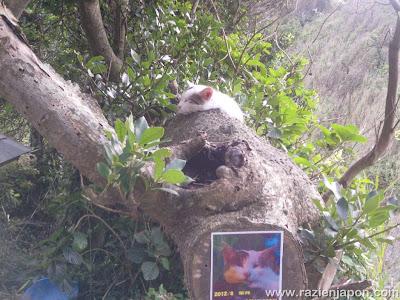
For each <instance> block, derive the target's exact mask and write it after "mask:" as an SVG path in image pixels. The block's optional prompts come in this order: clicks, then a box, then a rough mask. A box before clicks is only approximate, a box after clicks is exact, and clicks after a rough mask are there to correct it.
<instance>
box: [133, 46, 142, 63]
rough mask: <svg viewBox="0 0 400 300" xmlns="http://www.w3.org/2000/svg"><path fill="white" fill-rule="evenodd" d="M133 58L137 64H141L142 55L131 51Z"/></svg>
mask: <svg viewBox="0 0 400 300" xmlns="http://www.w3.org/2000/svg"><path fill="white" fill-rule="evenodd" d="M131 57H132V59H133V61H134V62H135V63H137V64H140V55H139V54H138V53H137V52H136V51H135V50H133V49H131Z"/></svg>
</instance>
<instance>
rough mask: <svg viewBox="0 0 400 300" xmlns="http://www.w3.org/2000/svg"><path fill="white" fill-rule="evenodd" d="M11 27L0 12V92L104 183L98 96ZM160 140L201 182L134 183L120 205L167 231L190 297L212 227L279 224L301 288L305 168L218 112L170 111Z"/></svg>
mask: <svg viewBox="0 0 400 300" xmlns="http://www.w3.org/2000/svg"><path fill="white" fill-rule="evenodd" d="M12 28H13V27H12V26H11V25H10V23H8V22H6V21H5V19H4V17H1V14H0V97H3V98H5V99H6V100H7V101H9V102H10V103H12V104H13V105H14V107H15V108H16V109H17V110H18V111H19V112H20V113H21V114H22V115H23V116H25V117H26V118H27V120H28V121H29V122H30V123H31V124H32V125H33V126H34V127H35V128H36V129H37V130H38V131H39V132H40V134H41V135H43V136H44V137H46V138H47V140H48V141H49V142H50V143H51V144H52V145H53V146H54V147H55V148H56V149H57V150H58V151H59V152H60V153H62V154H63V155H64V157H65V159H66V160H69V161H70V162H71V163H72V164H73V165H74V166H75V167H76V168H77V169H79V170H80V172H81V173H82V174H84V175H85V176H87V177H88V178H89V179H91V180H92V181H93V182H95V183H97V184H99V185H102V184H103V186H104V182H103V180H102V178H101V177H100V176H99V175H98V174H97V171H96V163H97V162H100V161H103V160H104V159H103V155H102V153H103V146H104V144H105V143H107V141H106V139H105V137H104V130H108V131H111V132H113V129H112V128H111V127H110V126H109V124H108V123H107V121H106V119H105V118H104V116H103V114H102V112H101V110H100V108H99V107H98V105H97V103H96V101H95V100H94V99H93V98H91V97H89V96H88V95H85V94H83V93H81V92H80V91H79V89H78V87H76V86H75V85H73V84H71V83H68V82H65V81H64V80H63V79H62V78H61V77H60V76H59V75H57V74H56V73H55V72H54V70H53V69H52V68H50V67H49V66H47V65H44V64H43V63H41V62H40V61H39V60H38V59H37V57H36V56H35V55H34V54H33V53H32V51H31V49H30V48H29V47H28V46H27V45H26V44H25V43H24V42H23V40H21V39H20V38H19V37H18V36H17V35H16V34H15V32H14V31H13V29H12ZM166 140H168V141H170V142H169V143H168V144H167V145H166V146H168V147H170V149H171V151H172V152H173V156H174V157H177V158H182V159H185V160H186V161H187V166H186V167H185V169H184V172H185V173H186V174H188V175H189V176H192V177H193V178H197V179H198V178H200V179H205V181H204V182H199V183H198V184H192V185H190V186H189V187H176V186H171V187H170V188H173V189H175V190H176V191H177V192H178V193H179V196H175V195H171V194H167V193H164V192H161V191H158V192H157V191H156V192H155V191H147V192H146V191H141V190H138V191H136V193H135V194H134V195H132V197H131V198H129V199H128V201H129V202H130V204H132V203H133V202H134V204H135V205H126V206H125V207H127V210H129V209H132V208H135V207H139V208H140V210H141V211H143V212H144V213H145V214H147V215H149V216H150V217H151V218H152V219H153V220H155V221H157V222H159V223H160V224H161V225H162V226H163V227H164V228H165V230H166V232H167V233H168V234H169V235H170V236H171V237H172V238H173V240H174V241H175V243H176V244H177V246H178V249H179V252H180V255H181V258H182V261H183V265H184V271H185V282H186V286H187V288H188V291H189V294H190V297H191V299H195V300H204V299H208V296H209V288H210V253H211V249H210V235H211V233H212V232H215V231H250V230H251V231H254V230H263V231H264V230H281V231H283V232H284V239H283V245H284V246H283V247H284V248H283V288H284V289H291V290H301V289H306V288H307V282H308V279H307V273H306V270H305V267H304V258H303V252H302V248H301V244H300V243H299V238H298V236H297V230H298V227H299V226H301V225H303V224H311V225H312V224H314V223H315V222H317V221H318V219H319V213H318V211H317V209H316V208H315V207H314V205H313V202H312V200H314V199H317V200H318V199H320V196H319V194H318V193H317V192H316V190H315V188H314V187H313V185H312V183H311V182H310V181H309V179H308V178H307V176H306V175H305V174H304V172H302V171H301V169H300V168H298V167H297V166H296V165H294V164H293V163H292V162H291V161H290V159H289V158H288V156H287V155H286V154H284V153H283V152H281V151H279V150H277V149H275V148H273V147H272V146H271V145H269V144H268V143H267V142H266V141H265V140H264V139H262V138H260V137H258V136H257V135H256V134H255V132H254V131H253V130H251V129H250V128H248V127H246V126H245V125H243V124H242V123H241V122H239V121H237V120H235V119H231V118H230V117H228V116H227V115H225V114H223V113H221V112H218V111H208V112H200V113H196V114H191V115H187V116H177V117H176V118H174V119H173V120H171V121H170V122H169V124H168V125H167V126H166ZM200 179H198V180H200ZM108 192H109V193H110V195H111V197H110V198H115V199H116V201H118V200H119V199H120V198H119V197H118V195H117V194H115V193H114V194H112V193H113V192H115V191H108ZM100 198H101V197H97V198H93V199H92V200H93V201H101V199H100ZM125 204H126V203H125ZM128 204H129V203H128ZM127 212H128V213H129V211H127Z"/></svg>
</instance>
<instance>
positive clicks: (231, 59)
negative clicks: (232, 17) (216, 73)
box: [210, 0, 236, 70]
mask: <svg viewBox="0 0 400 300" xmlns="http://www.w3.org/2000/svg"><path fill="white" fill-rule="evenodd" d="M210 2H211V5H212V6H213V9H214V11H215V16H216V17H217V20H218V22H220V23H221V24H222V22H221V19H220V18H219V15H218V11H217V7H216V6H215V3H214V1H213V0H210ZM222 36H223V38H224V41H225V46H226V51H227V52H228V57H229V61H230V62H231V64H232V67H233V69H234V70H236V65H235V62H234V61H233V58H232V55H231V50H230V48H229V44H228V39H227V37H226V33H225V29H224V27H222Z"/></svg>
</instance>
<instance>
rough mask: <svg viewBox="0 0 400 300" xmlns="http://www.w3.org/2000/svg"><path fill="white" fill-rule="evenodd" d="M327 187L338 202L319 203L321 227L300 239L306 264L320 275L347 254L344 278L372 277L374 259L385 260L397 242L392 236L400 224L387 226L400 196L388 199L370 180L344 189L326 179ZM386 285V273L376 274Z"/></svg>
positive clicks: (342, 268)
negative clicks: (386, 250)
mask: <svg viewBox="0 0 400 300" xmlns="http://www.w3.org/2000/svg"><path fill="white" fill-rule="evenodd" d="M325 185H326V187H327V188H328V189H329V190H331V191H332V193H333V194H334V196H335V201H330V202H328V203H326V205H322V204H321V203H320V202H319V201H315V204H316V206H317V207H318V208H319V210H320V212H321V215H322V216H323V219H322V223H321V224H320V226H319V227H317V228H313V229H311V228H302V229H300V236H301V237H302V240H303V243H304V244H305V245H306V248H305V249H306V261H308V262H310V263H312V264H313V265H314V267H316V268H317V270H319V271H320V272H323V266H325V264H326V262H328V261H330V260H331V259H332V258H333V257H335V256H336V255H337V253H338V252H337V251H338V250H341V251H343V257H342V259H341V262H340V268H339V271H340V273H339V274H340V277H350V278H353V279H356V280H361V279H374V278H373V277H371V274H373V273H374V272H373V270H374V268H375V265H374V264H373V260H376V261H378V260H380V259H383V255H384V252H383V251H382V249H383V247H384V245H385V244H392V243H393V242H394V241H395V239H394V238H393V237H392V236H390V235H389V232H390V230H391V229H393V228H395V227H397V226H399V224H391V225H390V226H389V225H387V224H388V222H389V220H390V217H391V216H392V214H393V213H394V212H395V210H398V208H399V205H400V203H399V201H398V200H397V198H396V197H387V198H385V193H384V192H383V191H376V190H374V187H376V186H375V184H374V182H372V181H371V180H369V179H358V180H356V181H355V182H354V183H353V184H352V186H351V187H349V188H348V189H341V188H340V185H339V184H338V183H337V182H329V180H327V179H325ZM374 275H375V278H376V279H377V280H378V282H377V284H379V282H381V283H382V274H381V273H376V272H375V274H374Z"/></svg>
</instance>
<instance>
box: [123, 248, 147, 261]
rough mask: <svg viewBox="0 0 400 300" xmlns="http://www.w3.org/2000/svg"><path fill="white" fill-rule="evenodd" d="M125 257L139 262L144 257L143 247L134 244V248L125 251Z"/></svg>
mask: <svg viewBox="0 0 400 300" xmlns="http://www.w3.org/2000/svg"><path fill="white" fill-rule="evenodd" d="M127 257H128V259H129V260H130V261H131V262H133V263H135V264H140V263H142V262H143V260H144V258H145V257H146V252H145V250H144V249H143V248H141V247H137V246H136V247H135V248H131V249H129V250H128V251H127Z"/></svg>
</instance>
